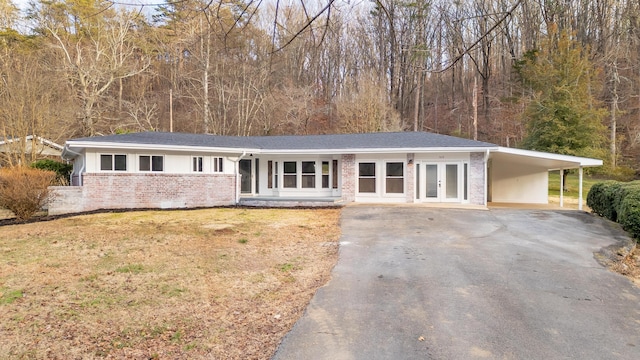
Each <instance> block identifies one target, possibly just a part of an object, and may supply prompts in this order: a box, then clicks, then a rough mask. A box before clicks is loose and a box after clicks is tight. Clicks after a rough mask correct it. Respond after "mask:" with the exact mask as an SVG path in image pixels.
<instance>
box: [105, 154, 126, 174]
mask: <svg viewBox="0 0 640 360" xmlns="http://www.w3.org/2000/svg"><path fill="white" fill-rule="evenodd" d="M100 170H102V171H113V170H115V171H127V155H111V154H109V155H100Z"/></svg>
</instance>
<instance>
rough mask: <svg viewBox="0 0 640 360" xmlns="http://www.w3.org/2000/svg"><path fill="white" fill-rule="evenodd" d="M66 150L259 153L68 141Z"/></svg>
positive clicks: (197, 147)
mask: <svg viewBox="0 0 640 360" xmlns="http://www.w3.org/2000/svg"><path fill="white" fill-rule="evenodd" d="M66 146H67V147H68V148H77V149H87V148H89V149H122V150H151V151H153V150H169V151H180V152H216V153H226V154H242V153H243V152H247V153H259V152H260V150H259V149H244V148H243V149H240V148H229V147H208V146H186V145H161V144H135V143H109V142H101V143H96V142H74V141H68V142H67V145H66Z"/></svg>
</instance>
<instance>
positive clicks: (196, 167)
mask: <svg viewBox="0 0 640 360" xmlns="http://www.w3.org/2000/svg"><path fill="white" fill-rule="evenodd" d="M191 172H193V173H202V172H204V156H198V155H193V156H191Z"/></svg>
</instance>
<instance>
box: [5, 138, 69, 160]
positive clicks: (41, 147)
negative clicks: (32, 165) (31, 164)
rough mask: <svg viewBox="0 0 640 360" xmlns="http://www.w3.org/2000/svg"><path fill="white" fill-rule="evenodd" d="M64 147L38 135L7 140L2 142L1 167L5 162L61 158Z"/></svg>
mask: <svg viewBox="0 0 640 360" xmlns="http://www.w3.org/2000/svg"><path fill="white" fill-rule="evenodd" d="M62 149H63V146H62V145H60V144H56V143H55V142H53V141H51V140H48V139H45V138H43V137H40V136H37V135H28V136H24V137H15V138H7V139H4V140H2V141H0V166H2V163H3V162H12V161H16V160H19V159H20V158H21V155H26V156H29V158H60V156H61V155H62Z"/></svg>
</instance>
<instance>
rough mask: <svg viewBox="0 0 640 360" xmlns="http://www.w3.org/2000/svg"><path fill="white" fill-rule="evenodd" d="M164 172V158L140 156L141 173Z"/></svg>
mask: <svg viewBox="0 0 640 360" xmlns="http://www.w3.org/2000/svg"><path fill="white" fill-rule="evenodd" d="M116 156H117V155H116ZM163 170H164V157H163V156H159V155H154V156H149V155H140V171H163Z"/></svg>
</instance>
